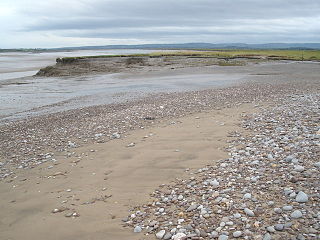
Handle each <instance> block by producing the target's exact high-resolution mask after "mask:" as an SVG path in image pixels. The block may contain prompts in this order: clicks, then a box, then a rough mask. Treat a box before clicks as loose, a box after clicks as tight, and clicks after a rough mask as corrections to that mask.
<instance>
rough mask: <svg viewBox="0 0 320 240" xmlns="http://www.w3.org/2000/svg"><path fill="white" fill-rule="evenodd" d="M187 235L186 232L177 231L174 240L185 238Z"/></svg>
mask: <svg viewBox="0 0 320 240" xmlns="http://www.w3.org/2000/svg"><path fill="white" fill-rule="evenodd" d="M186 236H187V235H186V234H184V233H177V234H175V235H173V236H172V239H173V240H184V239H185V237H186Z"/></svg>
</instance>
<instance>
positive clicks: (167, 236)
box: [163, 232, 172, 240]
mask: <svg viewBox="0 0 320 240" xmlns="http://www.w3.org/2000/svg"><path fill="white" fill-rule="evenodd" d="M171 237H172V235H171V233H169V232H167V233H166V234H165V235H164V237H163V239H164V240H168V239H171Z"/></svg>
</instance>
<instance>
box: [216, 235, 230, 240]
mask: <svg viewBox="0 0 320 240" xmlns="http://www.w3.org/2000/svg"><path fill="white" fill-rule="evenodd" d="M228 238H229V237H228V236H227V235H220V236H219V238H218V240H228Z"/></svg>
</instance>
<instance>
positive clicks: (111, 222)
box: [0, 104, 254, 240]
mask: <svg viewBox="0 0 320 240" xmlns="http://www.w3.org/2000/svg"><path fill="white" fill-rule="evenodd" d="M252 111H254V108H252V105H250V104H245V105H241V106H239V107H235V108H227V109H224V110H215V111H208V112H205V113H201V114H193V115H190V116H188V117H183V118H179V119H176V120H175V124H174V123H172V122H170V121H169V122H168V121H164V122H162V123H159V124H157V125H156V126H153V127H151V128H148V129H140V130H135V131H133V132H131V134H130V135H128V136H127V137H126V138H123V139H116V140H114V141H110V142H107V143H101V144H92V145H87V146H84V147H81V148H77V149H75V151H74V152H75V153H74V154H73V155H72V156H71V157H69V158H66V157H64V156H62V155H61V156H56V160H57V161H56V163H55V164H54V165H53V167H52V168H51V167H50V165H52V164H51V163H46V164H42V165H40V166H39V167H37V168H34V169H30V170H27V171H26V170H20V172H19V173H18V177H17V178H16V179H14V180H13V181H10V180H9V181H8V180H7V181H5V180H4V181H2V182H0V192H1V200H0V201H1V203H0V206H1V209H2V210H1V223H0V235H1V239H6V240H7V239H15V240H16V239H25V240H28V239H48V240H50V239H52V240H53V239H145V238H146V237H145V236H144V235H142V234H136V233H133V230H132V229H128V228H123V227H122V225H121V219H123V218H125V217H126V216H127V215H128V210H129V209H130V207H133V206H136V205H139V204H143V203H145V202H147V201H148V199H149V197H148V196H149V194H150V193H152V191H153V190H154V189H155V188H156V187H157V186H159V185H160V184H163V183H169V182H170V181H171V180H174V179H175V178H179V177H183V176H184V170H185V169H186V168H191V169H197V168H200V167H203V166H205V165H207V164H212V163H214V162H215V161H216V160H219V159H222V158H225V157H226V152H225V151H224V146H225V144H226V141H227V140H228V139H230V138H229V137H228V136H227V135H228V132H230V131H234V130H239V127H238V126H237V123H238V121H239V118H240V115H241V114H242V113H243V112H246V113H250V112H252ZM145 136H148V137H147V138H145ZM131 142H134V143H135V146H134V147H127V145H128V144H130V143H131ZM92 150H94V152H93V151H92ZM78 156H79V157H78ZM59 173H63V174H64V175H57V176H53V175H54V174H59ZM69 189H70V190H71V191H70V192H68V191H67V190H69ZM104 189H105V190H104ZM102 196H105V198H104V200H105V201H101V200H103V199H102V198H101V197H102ZM110 196H111V197H110ZM95 198H100V201H99V200H96V201H95V202H94V201H92V200H93V199H95ZM65 201H66V202H65ZM62 202H65V203H62ZM86 202H91V203H89V204H83V203H86ZM62 206H65V207H67V208H70V210H67V211H64V212H61V213H55V214H53V213H51V211H52V210H53V209H55V208H59V207H62ZM70 211H71V212H76V213H78V214H79V215H80V217H75V218H73V217H69V218H68V217H65V216H64V215H65V214H66V213H69V212H70ZM152 237H153V236H152ZM152 237H151V238H152Z"/></svg>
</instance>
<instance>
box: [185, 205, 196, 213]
mask: <svg viewBox="0 0 320 240" xmlns="http://www.w3.org/2000/svg"><path fill="white" fill-rule="evenodd" d="M197 207H198V205H197V204H192V205H191V206H190V207H188V209H187V212H191V211H193V210H195V209H197Z"/></svg>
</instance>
